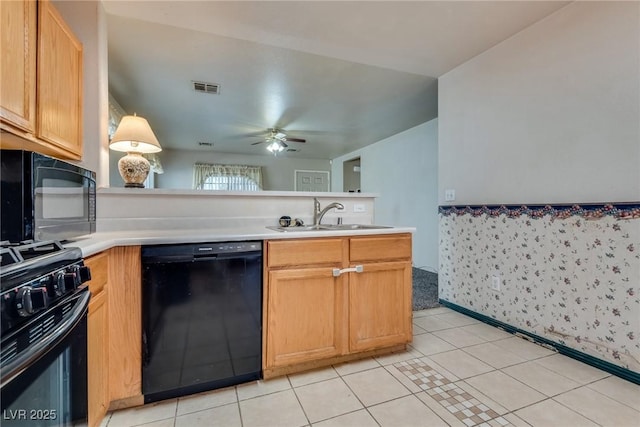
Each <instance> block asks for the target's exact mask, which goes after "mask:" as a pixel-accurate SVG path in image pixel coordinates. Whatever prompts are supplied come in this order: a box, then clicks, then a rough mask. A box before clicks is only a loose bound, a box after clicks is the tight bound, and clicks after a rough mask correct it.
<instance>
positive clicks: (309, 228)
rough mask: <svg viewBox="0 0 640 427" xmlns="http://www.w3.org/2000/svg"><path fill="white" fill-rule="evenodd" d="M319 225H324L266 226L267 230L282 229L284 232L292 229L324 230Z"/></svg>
mask: <svg viewBox="0 0 640 427" xmlns="http://www.w3.org/2000/svg"><path fill="white" fill-rule="evenodd" d="M320 227H324V226H320V225H301V226H295V227H280V226H278V225H269V226H267V228H268V229H269V230H275V231H282V232H284V233H286V232H287V231H289V232H293V231H322V230H326V229H325V228H320Z"/></svg>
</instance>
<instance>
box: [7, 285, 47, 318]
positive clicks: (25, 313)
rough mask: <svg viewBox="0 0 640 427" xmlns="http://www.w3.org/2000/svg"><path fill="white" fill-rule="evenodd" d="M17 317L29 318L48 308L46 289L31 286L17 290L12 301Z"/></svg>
mask: <svg viewBox="0 0 640 427" xmlns="http://www.w3.org/2000/svg"><path fill="white" fill-rule="evenodd" d="M14 304H15V307H16V310H17V311H18V315H20V316H21V317H29V316H31V315H32V314H34V313H36V312H38V311H40V310H43V309H45V308H47V307H48V306H49V300H48V299H47V289H46V288H32V287H31V286H23V287H22V288H20V289H18V293H17V294H16V298H15V300H14Z"/></svg>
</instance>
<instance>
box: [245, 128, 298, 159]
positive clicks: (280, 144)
mask: <svg viewBox="0 0 640 427" xmlns="http://www.w3.org/2000/svg"><path fill="white" fill-rule="evenodd" d="M267 132H268V135H267V136H266V137H265V139H264V140H263V141H258V142H254V143H253V144H251V145H258V144H262V143H263V142H266V143H267V144H268V145H267V150H269V151H271V152H272V153H279V152H281V151H284V150H285V149H287V151H298V150H296V149H293V148H289V145H288V144H287V143H286V141H289V142H300V143H305V142H307V140H306V139H302V138H290V137H287V134H286V133H285V131H284V130H282V129H277V128H270V129H267Z"/></svg>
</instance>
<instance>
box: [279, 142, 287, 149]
mask: <svg viewBox="0 0 640 427" xmlns="http://www.w3.org/2000/svg"><path fill="white" fill-rule="evenodd" d="M280 144H282V146H283V147H284V148H287V147H288V145H287V144H286V143H285V142H284V141H280Z"/></svg>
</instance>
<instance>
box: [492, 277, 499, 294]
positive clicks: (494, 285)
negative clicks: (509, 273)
mask: <svg viewBox="0 0 640 427" xmlns="http://www.w3.org/2000/svg"><path fill="white" fill-rule="evenodd" d="M500 282H501V280H500V275H499V274H494V275H492V276H491V289H492V290H494V291H498V292H499V291H500V287H501V283H500Z"/></svg>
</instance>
